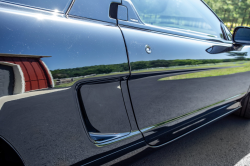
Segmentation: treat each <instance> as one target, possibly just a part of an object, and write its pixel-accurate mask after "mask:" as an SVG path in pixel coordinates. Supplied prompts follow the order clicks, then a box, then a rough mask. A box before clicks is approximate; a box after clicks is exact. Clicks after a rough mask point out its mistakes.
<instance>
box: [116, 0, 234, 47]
mask: <svg viewBox="0 0 250 166" xmlns="http://www.w3.org/2000/svg"><path fill="white" fill-rule="evenodd" d="M123 1H124V0H123ZM125 1H127V2H129V4H130V5H131V7H132V8H133V10H134V12H135V14H136V15H137V17H138V18H139V22H137V23H136V22H131V21H123V20H118V24H119V26H121V27H122V26H124V27H130V28H133V29H141V30H145V31H150V32H157V33H161V34H169V35H171V36H176V37H177V36H179V37H188V38H190V39H201V40H203V41H209V40H210V41H217V43H228V44H232V43H233V42H232V41H230V40H225V39H224V40H223V39H219V38H213V37H208V36H205V35H202V34H204V33H201V32H195V31H190V32H187V30H182V29H177V28H171V27H158V26H152V25H149V24H145V23H144V22H143V21H142V20H141V18H140V16H139V14H138V12H137V10H136V8H135V7H134V5H133V2H131V1H130V0H125ZM200 1H202V3H204V5H205V6H206V7H208V9H209V10H211V12H212V13H213V14H214V15H215V16H216V18H217V19H218V21H219V22H220V23H222V24H223V25H224V23H223V21H222V20H221V19H220V18H219V17H218V16H217V15H216V14H215V12H214V11H213V10H212V9H211V8H210V7H209V6H208V5H207V4H206V3H205V2H204V1H203V0H200ZM167 31H168V32H167ZM224 33H226V32H225V30H224V29H223V31H222V34H223V36H224Z"/></svg>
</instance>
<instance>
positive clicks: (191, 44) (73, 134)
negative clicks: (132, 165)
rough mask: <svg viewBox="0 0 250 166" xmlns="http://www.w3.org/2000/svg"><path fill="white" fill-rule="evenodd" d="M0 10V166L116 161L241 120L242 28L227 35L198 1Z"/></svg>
mask: <svg viewBox="0 0 250 166" xmlns="http://www.w3.org/2000/svg"><path fill="white" fill-rule="evenodd" d="M0 13H1V16H0V165H25V166H33V165H101V164H105V163H108V162H110V161H114V160H116V161H117V162H118V161H119V158H121V157H124V156H126V155H128V156H129V154H130V152H132V151H134V150H136V149H140V148H143V147H149V148H157V147H161V146H163V145H166V144H168V143H171V142H173V141H174V140H176V139H179V138H181V137H183V136H185V135H187V134H189V133H191V132H193V131H195V130H197V129H200V128H202V127H203V126H205V125H207V124H210V123H211V122H214V121H215V120H218V119H220V118H222V117H225V116H226V115H229V114H231V113H234V114H237V115H239V116H241V117H243V118H250V106H249V85H250V59H249V57H248V52H249V46H248V45H250V35H249V34H250V29H249V28H247V27H237V28H236V29H235V30H234V33H233V35H231V33H230V31H229V30H228V29H227V27H226V26H225V25H224V23H223V22H222V21H221V20H220V18H219V17H218V16H217V15H216V14H215V13H214V12H213V11H212V10H211V9H210V8H209V6H207V4H206V3H205V2H203V1H202V0H188V1H187V0H164V1H160V0H53V1H48V0H44V1H34V0H0ZM183 139H185V137H184V138H183Z"/></svg>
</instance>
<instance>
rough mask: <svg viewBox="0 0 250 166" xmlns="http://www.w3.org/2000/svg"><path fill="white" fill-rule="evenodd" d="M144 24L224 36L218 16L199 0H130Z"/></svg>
mask: <svg viewBox="0 0 250 166" xmlns="http://www.w3.org/2000/svg"><path fill="white" fill-rule="evenodd" d="M131 1H132V2H133V4H134V6H135V8H136V10H137V12H138V14H139V16H140V18H141V20H142V21H143V22H144V23H145V24H151V25H155V26H160V27H172V28H178V29H183V30H185V31H196V32H199V33H203V35H207V36H210V37H215V38H222V39H223V38H224V37H223V34H222V31H221V25H220V21H219V20H218V18H217V17H216V16H215V15H214V14H213V13H212V12H211V11H210V9H209V8H207V7H206V5H205V4H203V2H201V1H200V0H131Z"/></svg>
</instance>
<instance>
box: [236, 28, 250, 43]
mask: <svg viewBox="0 0 250 166" xmlns="http://www.w3.org/2000/svg"><path fill="white" fill-rule="evenodd" d="M233 42H234V43H235V44H240V45H250V27H236V28H235V29H234V33H233Z"/></svg>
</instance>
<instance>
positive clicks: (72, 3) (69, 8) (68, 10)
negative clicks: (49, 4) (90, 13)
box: [65, 0, 76, 18]
mask: <svg viewBox="0 0 250 166" xmlns="http://www.w3.org/2000/svg"><path fill="white" fill-rule="evenodd" d="M75 1H76V0H72V1H71V3H70V5H69V7H68V9H67V11H66V13H65V16H66V17H67V18H68V15H69V12H70V10H71V8H72V7H73V5H74V3H75Z"/></svg>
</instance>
